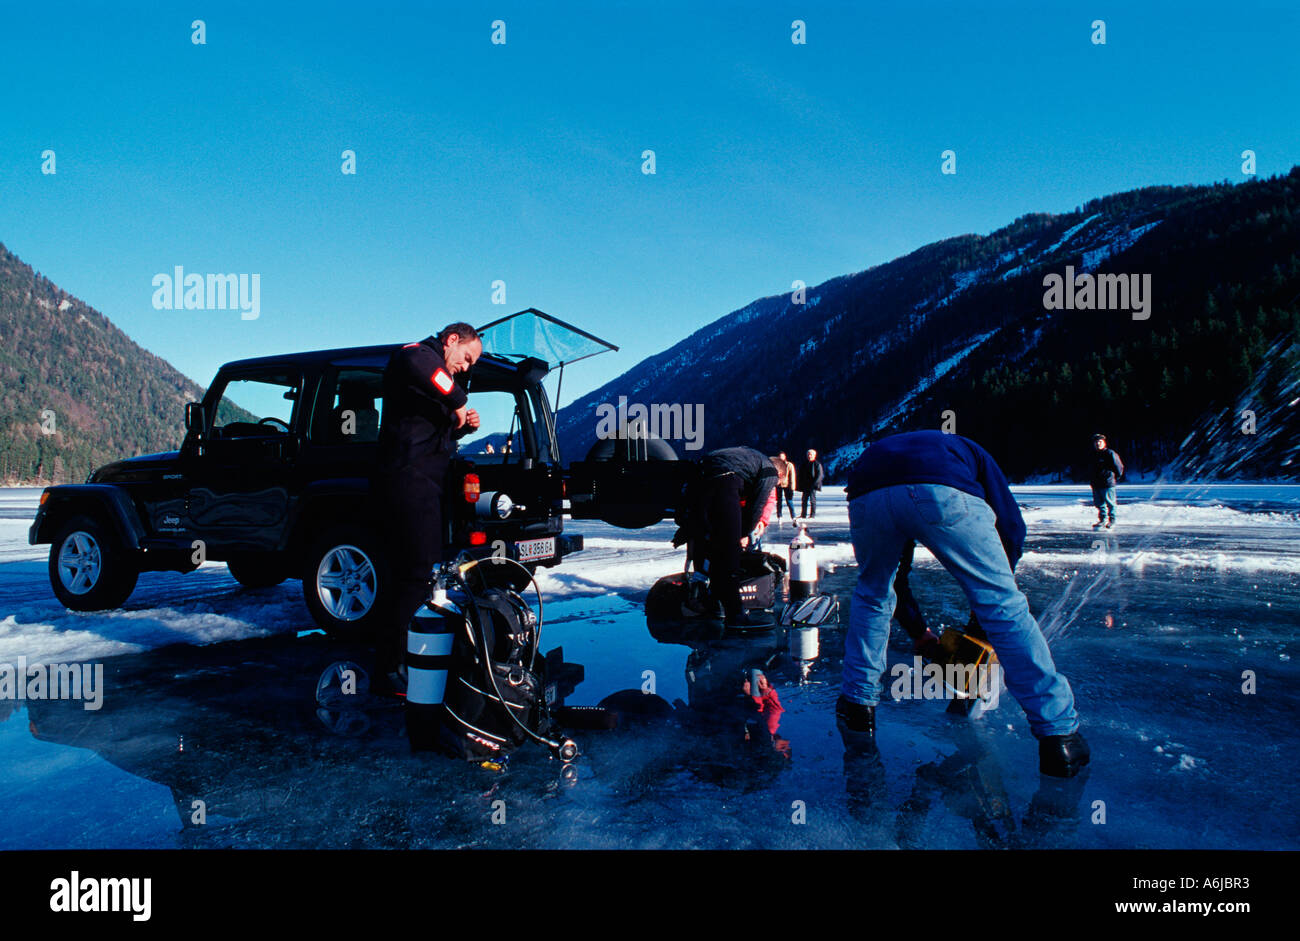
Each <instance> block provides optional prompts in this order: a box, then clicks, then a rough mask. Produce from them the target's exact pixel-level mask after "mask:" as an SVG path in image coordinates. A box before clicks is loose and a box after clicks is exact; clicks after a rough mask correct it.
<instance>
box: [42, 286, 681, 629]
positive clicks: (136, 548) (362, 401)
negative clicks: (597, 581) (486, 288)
mask: <svg viewBox="0 0 1300 941" xmlns="http://www.w3.org/2000/svg"><path fill="white" fill-rule="evenodd" d="M482 333H483V337H484V352H483V355H482V357H481V358H480V359H479V361H478V363H477V364H476V365H475V366H474V368H473V369H472V370H471V372H470V373H469V374H468V378H467V379H466V378H465V377H459V379H460V381H463V382H465V384H466V391H467V392H468V393H469V395H470V397H471V398H470V403H471V405H473V407H474V408H476V409H478V410H479V412H480V414H481V415H482V416H483V424H482V426H481V428H480V434H478V435H477V436H475V438H474V439H472V440H469V441H467V442H462V444H461V452H460V453H459V454H458V455H457V457H456V459H455V460H454V461H453V462H452V466H451V468H450V471H449V474H448V479H447V483H446V489H445V491H444V499H445V500H446V506H445V507H444V513H443V519H444V521H445V523H444V525H445V526H446V531H445V532H444V533H443V545H444V547H445V552H444V555H445V556H446V557H448V558H451V557H454V556H456V555H457V554H458V553H464V554H466V555H467V556H469V557H473V558H478V557H486V556H492V555H496V556H498V557H505V558H510V559H514V560H515V561H518V562H520V563H522V564H524V566H525V567H527V568H528V569H529V570H530V571H535V570H536V567H537V566H553V565H557V564H559V562H560V561H561V560H562V559H563V558H564V556H566V555H568V554H570V553H572V552H576V551H578V550H580V549H581V548H582V537H581V536H579V535H570V534H566V533H564V532H563V531H562V530H563V514H564V513H565V512H566V508H565V498H566V496H567V497H568V498H569V499H570V502H571V507H572V508H571V509H570V510H568V511H567V512H569V513H570V515H572V516H574V517H578V518H586V519H604V520H606V521H608V522H610V523H613V524H614V525H619V526H636V527H639V526H645V525H649V524H650V523H653V522H656V521H658V520H659V519H660V518H662V517H663V516H664V515H671V514H672V512H673V510H674V507H675V503H676V500H677V497H678V494H679V493H680V490H681V474H682V472H684V471H686V469H687V468H686V467H685V466H682V467H681V468H678V467H676V466H675V465H673V464H667V465H665V464H664V463H661V462H662V461H663V460H664V459H665V458H671V457H673V455H672V453H671V449H666V448H663V447H661V448H656V449H654V451H653V453H652V454H650V455H648V460H651V461H654V464H653V465H651V464H649V463H648V462H647V460H636V459H635V458H636V457H637V456H638V455H637V449H636V448H632V449H630V450H629V449H628V448H626V447H624V448H621V449H620V448H610V447H605V448H603V449H601V452H600V454H599V455H597V454H593V455H591V456H590V457H591V458H592V459H590V460H587V461H583V462H579V463H576V464H575V465H573V467H572V468H570V469H569V471H567V472H566V471H565V470H564V467H563V464H562V463H561V459H560V452H559V446H558V444H557V442H556V440H555V423H554V417H553V415H552V412H551V406H550V403H549V401H548V399H547V395H546V391H545V389H544V388H543V387H542V379H543V378H544V377H545V376H546V375H547V373H548V372H549V371H550V369H551V366H552V362H548V359H549V360H555V361H556V363H555V364H556V365H560V366H561V367H562V366H563V364H564V363H566V362H567V363H571V362H574V361H576V360H577V359H580V358H583V357H584V356H589V355H594V354H595V353H598V352H604V351H605V350H606V349H617V347H614V346H613V345H612V344H608V343H605V341H603V340H598V339H597V338H595V337H592V336H591V335H590V334H586V333H583V332H582V331H580V330H577V329H576V328H573V327H570V326H569V325H567V324H564V323H562V322H561V321H558V320H555V319H554V318H552V317H550V316H548V315H546V314H543V313H542V312H540V311H537V310H527V311H522V312H520V313H519V314H514V315H511V316H510V317H506V318H503V319H502V320H500V321H496V322H495V323H493V324H490V325H488V327H485V328H484V329H483V331H482ZM398 346H399V344H391V345H386V346H371V347H359V348H353V349H338V350H323V351H318V352H311V353H291V354H286V355H283V356H263V357H258V358H256V359H246V360H239V361H237V362H232V363H227V364H226V365H225V366H223V367H222V368H221V369H220V370H219V371H218V373H217V376H216V378H215V379H214V380H213V382H212V385H211V386H210V387H209V388H208V391H207V394H206V395H205V396H204V398H203V401H202V402H191V403H189V404H188V405H187V406H186V408H185V427H186V436H185V440H184V443H183V444H182V445H181V447H180V450H179V451H168V452H165V453H162V454H147V455H142V456H140V457H134V458H128V459H126V460H123V461H118V462H116V463H113V464H108V465H106V466H104V467H101V468H99V469H98V470H96V471H95V472H94V473H92V474H91V475H90V478H89V479H88V480H87V482H86V483H85V484H81V485H65V486H56V487H50V488H47V489H46V490H45V491H44V492H43V493H42V494H41V500H40V508H39V510H38V511H37V514H36V519H35V521H34V522H33V523H32V527H31V531H30V533H29V536H28V540H29V542H30V543H32V544H33V545H35V544H38V543H49V544H50V547H51V548H50V559H49V575H50V583H51V585H52V586H53V588H54V592H55V594H56V595H57V596H58V598H59V600H60V601H61V602H62V603H63V604H64V605H66V606H67V607H68V608H71V609H73V610H77V611H94V610H101V609H104V608H114V607H118V606H120V605H121V604H123V603H124V602H125V601H126V599H127V598H128V597H129V596H130V594H131V592H132V591H133V590H134V588H135V584H136V579H137V577H138V576H139V573H140V572H143V571H181V572H188V571H193V570H194V569H195V568H197V567H198V566H199V565H200V564H201V563H202V562H204V561H206V560H211V561H220V562H225V563H226V564H227V565H228V566H229V569H230V573H231V574H232V575H233V576H234V577H235V579H236V580H238V581H239V582H240V583H241V584H242V585H245V586H247V587H250V588H261V587H267V586H271V585H276V584H279V583H280V582H282V581H284V580H285V579H286V578H300V579H301V580H302V588H303V598H304V599H305V600H306V602H307V607H308V608H309V609H310V610H311V613H312V616H313V617H314V618H315V620H316V622H317V624H319V625H320V626H321V627H322V628H324V629H325V630H326V631H327V632H329V633H331V634H356V633H358V632H361V631H364V630H365V629H367V628H368V627H369V626H370V625H371V623H372V622H373V620H375V619H376V617H377V616H378V614H379V612H380V609H381V606H382V603H383V600H384V597H385V592H386V591H387V590H388V586H389V585H390V584H391V580H390V578H389V574H388V572H389V565H388V562H389V560H388V558H387V556H386V552H385V548H384V545H383V543H382V539H381V537H380V535H379V532H380V527H379V526H378V521H377V520H376V518H375V512H374V509H373V507H372V504H371V500H370V474H371V473H372V471H373V470H374V466H375V460H376V449H377V440H378V434H379V424H380V418H381V413H382V409H383V399H382V389H381V380H382V377H383V372H384V368H385V366H386V365H387V363H388V359H389V357H390V356H391V354H392V353H393V351H394V350H395V349H397V348H398ZM523 346H528V347H530V349H528V350H526V351H521V350H520V348H521V347H523ZM537 352H541V353H542V354H543V355H544V356H546V357H547V359H543V358H540V357H539V356H537V355H535V354H536V353H537ZM248 409H251V410H252V411H248ZM492 429H495V431H493V430H492ZM655 444H662V442H655ZM640 456H641V457H647V455H646V453H645V450H644V448H642V449H641V453H640ZM629 458H631V459H629ZM679 463H680V464H682V465H686V463H687V462H679ZM670 468H671V470H669V469H670ZM566 486H567V487H568V490H569V492H568V493H567V494H566ZM479 569H480V570H483V571H487V572H497V573H498V574H499V577H501V578H502V579H503V580H506V581H513V580H514V579H515V577H516V576H515V575H512V574H510V573H519V569H518V567H516V566H513V565H501V566H479ZM519 574H522V573H519ZM512 587H519V586H517V585H512Z"/></svg>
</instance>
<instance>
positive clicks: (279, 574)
mask: <svg viewBox="0 0 1300 941" xmlns="http://www.w3.org/2000/svg"><path fill="white" fill-rule="evenodd" d="M226 568H228V569H230V576H231V578H233V579H234V580H235V581H237V582H239V584H241V585H243V586H244V587H245V588H270V587H272V586H273V585H278V584H280V583H281V582H282V581H284V580H285V579H286V578H288V577H289V573H288V572H286V571H285V570H284V568H283V566H281V565H280V564H279V563H278V562H276V561H275V560H274V559H273V558H258V557H255V556H245V557H241V558H238V559H227V560H226Z"/></svg>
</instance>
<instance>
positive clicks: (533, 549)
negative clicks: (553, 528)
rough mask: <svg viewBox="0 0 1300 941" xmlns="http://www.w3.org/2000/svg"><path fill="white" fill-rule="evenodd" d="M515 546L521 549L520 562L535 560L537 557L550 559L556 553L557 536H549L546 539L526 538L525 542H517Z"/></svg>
mask: <svg viewBox="0 0 1300 941" xmlns="http://www.w3.org/2000/svg"><path fill="white" fill-rule="evenodd" d="M515 548H516V549H518V550H519V561H520V562H534V561H536V560H537V559H549V558H550V557H551V556H553V555H555V537H554V536H547V537H546V538H545V539H525V540H524V541H523V542H517V543H515Z"/></svg>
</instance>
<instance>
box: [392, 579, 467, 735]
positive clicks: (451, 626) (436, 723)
mask: <svg viewBox="0 0 1300 941" xmlns="http://www.w3.org/2000/svg"><path fill="white" fill-rule="evenodd" d="M464 623H465V616H464V614H462V613H461V610H460V607H459V606H457V605H456V604H455V602H453V601H452V600H451V598H450V597H449V596H448V594H447V590H446V589H445V588H444V587H443V586H442V585H441V583H440V584H438V585H437V586H436V587H435V588H434V590H433V593H432V594H431V595H430V596H429V599H428V600H427V601H425V602H424V604H422V605H420V607H419V608H418V609H417V610H416V612H415V616H414V617H412V618H411V625H410V627H409V628H408V630H407V632H406V675H407V680H406V683H407V685H406V729H407V735H408V736H409V738H410V740H411V748H412V750H414V751H429V750H431V749H433V748H436V747H437V741H438V729H439V727H440V725H441V723H442V718H443V716H442V713H443V699H444V697H445V696H446V694H447V671H448V670H449V669H450V667H451V665H452V645H453V643H454V641H455V639H456V632H457V631H458V630H460V629H461V627H462V626H463V625H464Z"/></svg>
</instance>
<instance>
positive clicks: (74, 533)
mask: <svg viewBox="0 0 1300 941" xmlns="http://www.w3.org/2000/svg"><path fill="white" fill-rule="evenodd" d="M49 570H50V586H51V587H52V588H53V589H54V594H55V595H57V596H58V599H59V601H61V602H62V603H63V606H64V607H65V608H68V609H69V610H71V611H103V610H105V609H106V608H120V607H121V606H122V603H123V602H124V601H126V599H127V598H129V597H130V596H131V592H132V591H134V590H135V583H136V580H137V579H138V578H139V577H140V571H139V569H138V568H137V566H136V563H135V560H134V559H132V558H131V557H130V554H129V553H128V552H127V550H126V548H125V547H124V546H123V545H122V544H121V542H120V541H119V540H118V538H117V534H116V533H114V532H113V531H112V529H110V528H109V527H108V526H105V525H104V524H103V523H101V522H100V521H99V520H96V519H93V518H91V517H89V516H76V517H73V518H72V519H70V520H68V521H67V522H66V523H64V524H63V526H61V527H60V528H59V531H58V535H56V536H55V537H54V542H53V543H52V544H51V545H50V563H49Z"/></svg>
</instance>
